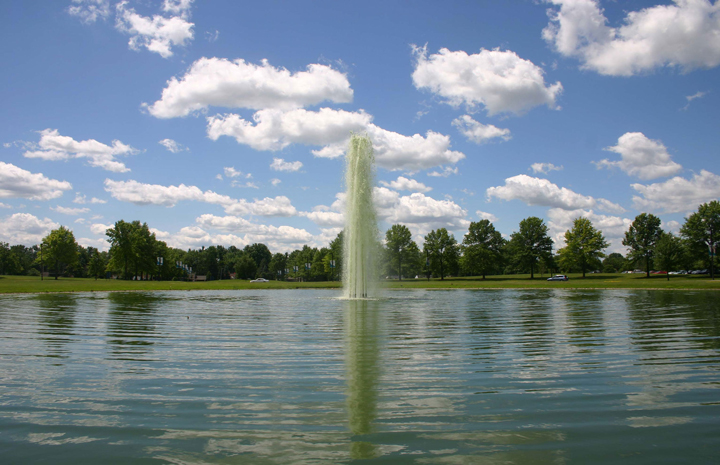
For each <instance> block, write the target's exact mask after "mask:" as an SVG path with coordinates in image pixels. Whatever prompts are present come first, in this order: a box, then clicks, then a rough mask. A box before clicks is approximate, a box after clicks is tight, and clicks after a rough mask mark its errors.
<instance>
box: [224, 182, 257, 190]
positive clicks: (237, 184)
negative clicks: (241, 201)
mask: <svg viewBox="0 0 720 465" xmlns="http://www.w3.org/2000/svg"><path fill="white" fill-rule="evenodd" d="M230 185H231V186H232V187H241V188H242V187H247V188H250V189H260V187H259V186H258V185H257V184H255V183H254V182H251V181H246V182H240V181H236V180H233V181H232V182H231V183H230Z"/></svg>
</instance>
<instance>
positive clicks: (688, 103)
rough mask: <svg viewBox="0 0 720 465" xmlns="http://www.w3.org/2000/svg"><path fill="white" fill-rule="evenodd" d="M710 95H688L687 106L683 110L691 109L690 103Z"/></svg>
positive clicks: (698, 93)
mask: <svg viewBox="0 0 720 465" xmlns="http://www.w3.org/2000/svg"><path fill="white" fill-rule="evenodd" d="M707 94H708V92H700V91H698V92H696V93H694V94H693V95H687V96H685V98H686V99H687V105H685V106H684V107H682V108H681V110H687V109H689V108H690V102H692V101H693V100H695V99H699V98H703V97H705V96H706V95H707Z"/></svg>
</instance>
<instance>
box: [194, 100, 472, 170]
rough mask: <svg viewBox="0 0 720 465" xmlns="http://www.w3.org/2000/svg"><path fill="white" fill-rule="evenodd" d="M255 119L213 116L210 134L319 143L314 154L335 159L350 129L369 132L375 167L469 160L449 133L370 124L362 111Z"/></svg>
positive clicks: (279, 145) (263, 146)
mask: <svg viewBox="0 0 720 465" xmlns="http://www.w3.org/2000/svg"><path fill="white" fill-rule="evenodd" d="M253 120H254V123H255V124H253V123H251V122H249V121H247V120H244V119H243V118H241V117H240V116H238V115H236V114H228V115H222V116H213V117H210V118H208V127H207V133H208V137H210V139H212V140H217V139H218V138H219V137H221V136H230V137H234V138H235V140H237V142H238V143H240V144H245V145H249V146H250V147H252V148H254V149H255V150H271V151H277V150H282V149H283V148H285V147H287V146H288V145H290V144H304V145H321V146H324V147H323V148H322V149H319V150H313V154H314V155H315V156H318V157H326V158H335V157H339V156H341V155H342V154H343V153H344V151H345V147H346V146H347V142H348V140H349V138H350V134H351V133H352V132H356V133H357V132H363V131H365V132H366V133H367V134H368V136H369V137H370V139H371V140H372V142H373V148H374V151H375V161H376V163H377V165H378V166H380V167H383V168H386V169H389V170H411V171H412V170H420V169H427V168H431V167H433V166H437V165H441V164H449V163H457V162H458V161H459V160H461V159H463V158H465V155H464V154H463V153H461V152H456V151H452V150H450V137H449V136H446V135H443V134H439V133H436V132H433V131H428V132H427V134H426V136H425V137H423V136H421V135H420V134H415V135H413V136H404V135H402V134H398V133H396V132H392V131H388V130H385V129H382V128H380V127H378V126H376V125H374V124H372V123H371V120H372V116H371V115H369V114H367V113H365V112H363V111H362V110H361V111H359V112H348V111H344V110H333V109H330V108H321V109H319V110H318V111H308V110H305V109H295V110H290V111H281V110H275V109H267V110H260V111H258V112H256V113H255V114H254V115H253Z"/></svg>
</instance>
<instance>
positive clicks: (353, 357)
mask: <svg viewBox="0 0 720 465" xmlns="http://www.w3.org/2000/svg"><path fill="white" fill-rule="evenodd" d="M377 320H378V305H377V302H375V301H368V300H348V301H346V305H345V373H346V379H347V401H346V402H347V410H348V420H349V424H350V431H351V432H352V434H353V435H354V436H363V435H367V434H369V433H371V432H373V421H374V420H375V418H376V416H377V383H378V378H379V368H378V359H379V355H380V354H379V348H378V342H377V341H378V336H379V335H378V321H377ZM353 439H354V440H353V441H352V443H351V446H350V454H351V456H352V458H353V459H368V458H373V457H376V456H377V454H378V451H377V450H376V448H375V446H374V445H373V444H372V443H370V442H368V441H362V440H355V439H362V438H353Z"/></svg>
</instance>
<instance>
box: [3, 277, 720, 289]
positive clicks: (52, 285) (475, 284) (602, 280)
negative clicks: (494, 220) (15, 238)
mask: <svg viewBox="0 0 720 465" xmlns="http://www.w3.org/2000/svg"><path fill="white" fill-rule="evenodd" d="M546 278H547V276H545V277H535V279H530V276H529V275H510V276H488V277H487V278H486V279H482V278H476V277H472V278H448V279H445V280H440V279H431V280H430V281H427V280H425V279H409V280H403V281H396V280H389V281H386V282H384V283H383V285H384V286H385V287H387V288H390V289H421V288H431V289H527V288H530V289H556V288H562V289H694V290H720V279H716V280H715V281H712V280H710V278H709V277H707V276H673V277H671V278H670V280H669V281H668V280H667V277H666V276H662V275H656V276H651V277H650V278H646V277H645V275H640V274H593V275H587V277H586V278H584V279H583V278H582V276H581V275H570V280H569V281H565V282H562V281H560V282H558V281H554V282H548V281H547V280H546ZM340 287H341V284H340V283H339V282H310V283H288V282H284V281H270V282H269V283H250V282H249V281H244V280H237V279H232V280H223V281H210V282H197V283H192V282H182V281H121V280H113V279H110V280H105V279H98V280H97V281H96V280H94V279H85V278H60V279H58V280H54V279H45V280H42V281H41V280H40V278H36V277H28V276H0V294H8V293H32V292H99V291H159V290H179V291H187V290H235V289H312V288H316V289H318V288H340Z"/></svg>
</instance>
